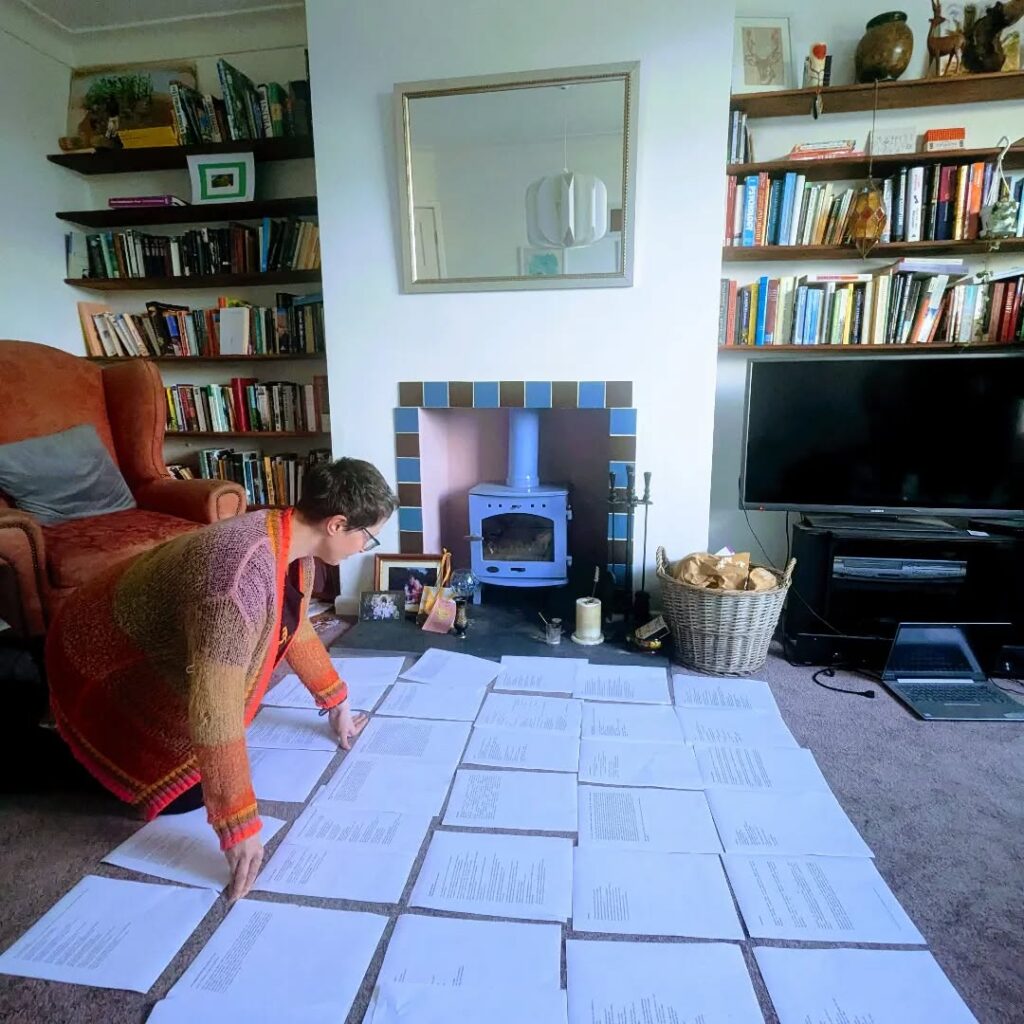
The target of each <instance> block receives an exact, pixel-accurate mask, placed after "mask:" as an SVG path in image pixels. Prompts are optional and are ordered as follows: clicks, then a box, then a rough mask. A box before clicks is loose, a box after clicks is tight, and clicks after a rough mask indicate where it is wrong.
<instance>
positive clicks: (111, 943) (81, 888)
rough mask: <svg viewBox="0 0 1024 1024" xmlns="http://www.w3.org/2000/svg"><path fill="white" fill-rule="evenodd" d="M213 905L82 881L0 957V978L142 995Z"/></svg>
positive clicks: (201, 894) (162, 888)
mask: <svg viewBox="0 0 1024 1024" xmlns="http://www.w3.org/2000/svg"><path fill="white" fill-rule="evenodd" d="M216 899H217V894H216V893H215V892H213V890H211V889H184V888H182V887H180V886H177V885H158V884H155V883H152V882H126V881H122V880H121V879H116V878H101V877H99V876H98V875H86V876H85V878H83V879H82V880H81V881H80V882H79V883H78V884H77V885H76V886H75V887H74V888H73V889H72V890H71V891H70V892H69V893H68V894H67V895H66V896H63V897H62V898H61V899H59V900H58V901H57V902H56V903H55V904H54V905H53V906H52V907H51V908H50V909H49V910H48V911H47V912H46V913H45V914H43V916H42V917H41V918H40V919H39V920H38V921H36V923H35V924H34V925H32V927H31V928H29V930H28V931H27V932H25V934H24V935H22V937H21V938H20V939H17V940H16V941H15V942H14V944H13V945H11V946H10V947H9V948H8V949H7V951H6V952H5V953H4V954H3V955H2V956H0V974H15V975H18V976H20V977H23V978H46V979H48V980H50V981H66V982H71V983H73V984H76V985H92V986H94V987H96V988H121V989H128V990H129V991H130V992H148V991H149V990H150V989H151V988H152V987H153V984H154V983H155V982H156V980H157V978H159V977H160V975H161V974H162V973H163V971H164V969H165V968H166V967H167V965H168V964H169V963H170V962H171V960H172V959H173V958H174V955H175V954H176V953H177V952H178V950H179V949H180V948H181V947H182V945H183V944H184V942H185V940H186V939H187V938H188V937H189V936H190V935H191V934H192V932H194V931H195V930H196V928H197V927H198V926H199V922H200V921H202V919H203V918H204V917H205V916H206V914H207V912H208V911H209V909H210V907H212V906H213V904H214V902H215V901H216Z"/></svg>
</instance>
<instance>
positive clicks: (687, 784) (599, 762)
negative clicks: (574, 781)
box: [579, 737, 703, 789]
mask: <svg viewBox="0 0 1024 1024" xmlns="http://www.w3.org/2000/svg"><path fill="white" fill-rule="evenodd" d="M579 775H580V782H600V783H604V784H615V785H619V786H656V787H658V788H661V789H703V782H702V781H701V777H700V772H699V771H698V770H697V758H696V757H695V756H694V753H693V748H692V747H691V746H690V745H689V744H686V743H682V742H676V743H630V742H628V741H623V740H607V739H591V738H589V737H588V738H586V739H584V740H583V742H582V743H581V745H580V767H579Z"/></svg>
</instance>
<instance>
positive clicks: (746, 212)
mask: <svg viewBox="0 0 1024 1024" xmlns="http://www.w3.org/2000/svg"><path fill="white" fill-rule="evenodd" d="M757 206H758V202H757V175H756V174H751V175H749V176H748V177H747V179H746V182H745V183H744V189H743V243H742V244H743V245H744V246H752V245H755V244H756V243H755V238H756V237H757Z"/></svg>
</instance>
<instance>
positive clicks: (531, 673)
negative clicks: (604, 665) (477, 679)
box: [494, 654, 587, 696]
mask: <svg viewBox="0 0 1024 1024" xmlns="http://www.w3.org/2000/svg"><path fill="white" fill-rule="evenodd" d="M586 664H587V659H586V658H521V657H516V656H515V655H510V654H505V655H503V656H502V659H501V671H500V672H499V673H498V678H497V679H495V681H494V689H496V690H518V691H521V692H523V693H561V694H566V695H567V696H568V695H569V694H571V693H572V687H573V682H574V681H575V679H576V674H577V673H578V672H579V671H580V669H581V668H583V667H584V666H585V665H586Z"/></svg>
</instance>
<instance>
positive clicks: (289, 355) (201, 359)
mask: <svg viewBox="0 0 1024 1024" xmlns="http://www.w3.org/2000/svg"><path fill="white" fill-rule="evenodd" d="M84 358H85V359H86V360H88V361H89V362H90V363H127V362H130V361H132V360H136V359H142V360H145V361H146V362H150V363H160V364H162V365H173V364H174V363H184V364H185V365H192V366H195V365H196V364H198V363H290V362H294V361H295V360H299V359H321V360H322V359H326V358H327V356H326V355H325V354H324V353H323V352H284V353H281V354H279V355H247V356H85V357H84Z"/></svg>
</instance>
